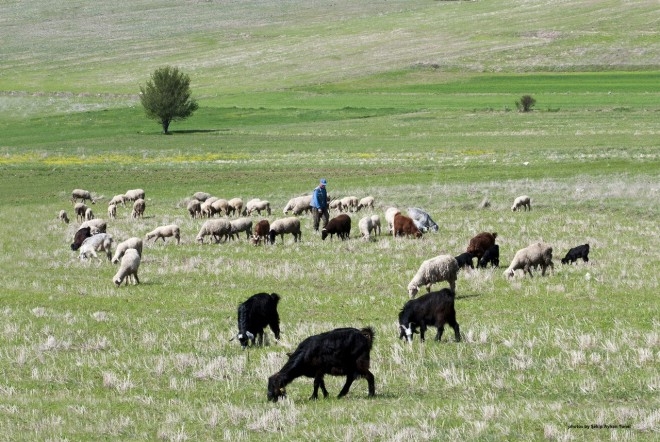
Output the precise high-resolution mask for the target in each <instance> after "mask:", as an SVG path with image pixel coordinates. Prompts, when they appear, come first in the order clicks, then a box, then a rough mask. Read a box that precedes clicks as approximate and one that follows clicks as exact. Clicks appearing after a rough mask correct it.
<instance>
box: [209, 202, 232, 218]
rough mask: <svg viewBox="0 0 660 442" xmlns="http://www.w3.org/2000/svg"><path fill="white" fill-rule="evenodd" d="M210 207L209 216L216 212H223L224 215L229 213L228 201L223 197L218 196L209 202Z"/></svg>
mask: <svg viewBox="0 0 660 442" xmlns="http://www.w3.org/2000/svg"><path fill="white" fill-rule="evenodd" d="M211 208H212V209H213V210H212V213H211V216H213V215H214V214H216V213H217V214H221V213H224V214H225V215H229V210H230V209H229V201H227V200H226V199H224V198H218V199H216V200H215V201H213V202H212V203H211Z"/></svg>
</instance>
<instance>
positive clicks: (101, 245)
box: [78, 233, 112, 261]
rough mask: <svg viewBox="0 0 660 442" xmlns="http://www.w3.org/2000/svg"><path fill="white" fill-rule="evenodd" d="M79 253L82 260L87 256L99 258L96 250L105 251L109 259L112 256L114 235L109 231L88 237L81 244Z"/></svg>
mask: <svg viewBox="0 0 660 442" xmlns="http://www.w3.org/2000/svg"><path fill="white" fill-rule="evenodd" d="M78 250H79V252H78V253H79V255H78V257H79V258H80V260H81V261H83V260H85V259H87V258H98V257H99V256H98V255H97V254H96V252H101V251H103V252H105V254H106V256H107V257H108V260H110V258H111V257H112V235H110V234H109V233H97V234H96V235H92V236H90V237H89V238H86V239H85V240H84V241H83V243H82V245H81V246H80V249H78Z"/></svg>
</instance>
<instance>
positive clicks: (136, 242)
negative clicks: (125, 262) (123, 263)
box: [112, 236, 142, 264]
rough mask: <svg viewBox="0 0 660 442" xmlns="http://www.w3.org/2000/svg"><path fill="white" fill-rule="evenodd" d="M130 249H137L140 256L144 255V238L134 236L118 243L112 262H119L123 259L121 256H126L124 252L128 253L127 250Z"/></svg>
mask: <svg viewBox="0 0 660 442" xmlns="http://www.w3.org/2000/svg"><path fill="white" fill-rule="evenodd" d="M128 249H135V250H137V252H138V254H139V255H140V257H142V238H138V237H136V236H133V237H131V238H128V239H127V240H125V241H122V242H120V243H119V244H117V248H116V249H115V254H114V256H113V257H112V263H113V264H117V263H118V262H119V260H120V259H121V257H122V256H124V253H126V250H128Z"/></svg>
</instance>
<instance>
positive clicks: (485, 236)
mask: <svg viewBox="0 0 660 442" xmlns="http://www.w3.org/2000/svg"><path fill="white" fill-rule="evenodd" d="M496 238H497V232H493V233H489V232H481V233H478V234H476V235H475V236H474V237H472V238H471V239H470V242H469V243H468V246H467V250H465V251H466V252H468V253H472V255H474V256H475V257H476V258H477V260H479V259H481V257H482V256H484V253H486V250H488V249H490V248H491V247H493V245H494V244H495V239H496Z"/></svg>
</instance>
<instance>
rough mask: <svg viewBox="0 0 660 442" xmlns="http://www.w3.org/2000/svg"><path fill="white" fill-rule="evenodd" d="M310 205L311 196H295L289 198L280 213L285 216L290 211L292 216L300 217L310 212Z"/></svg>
mask: <svg viewBox="0 0 660 442" xmlns="http://www.w3.org/2000/svg"><path fill="white" fill-rule="evenodd" d="M311 204H312V195H303V196H297V197H294V198H291V199H290V200H289V202H288V203H286V206H284V210H283V211H282V212H283V213H284V214H285V215H286V214H287V213H288V212H289V210H290V211H292V212H293V214H294V215H300V214H301V213H303V212H306V211H311V210H312V207H311Z"/></svg>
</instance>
